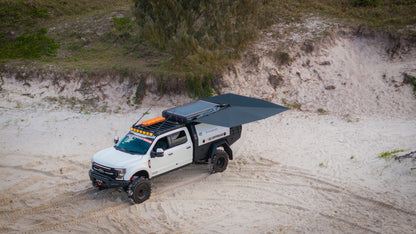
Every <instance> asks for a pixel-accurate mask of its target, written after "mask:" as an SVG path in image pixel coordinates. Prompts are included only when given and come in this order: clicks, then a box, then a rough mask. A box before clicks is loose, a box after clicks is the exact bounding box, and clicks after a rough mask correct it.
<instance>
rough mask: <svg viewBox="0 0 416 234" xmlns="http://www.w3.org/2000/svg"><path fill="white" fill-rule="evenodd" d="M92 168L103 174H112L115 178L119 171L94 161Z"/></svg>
mask: <svg viewBox="0 0 416 234" xmlns="http://www.w3.org/2000/svg"><path fill="white" fill-rule="evenodd" d="M92 169H93V170H94V171H96V172H98V173H100V174H102V175H106V176H110V177H111V178H113V179H115V178H116V177H117V171H116V170H114V169H113V168H109V167H106V166H103V165H100V164H98V163H95V162H93V163H92Z"/></svg>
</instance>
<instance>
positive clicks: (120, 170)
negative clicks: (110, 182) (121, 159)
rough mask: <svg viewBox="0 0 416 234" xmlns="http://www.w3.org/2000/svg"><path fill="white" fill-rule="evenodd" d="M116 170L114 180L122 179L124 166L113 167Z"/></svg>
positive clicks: (124, 170) (124, 171)
mask: <svg viewBox="0 0 416 234" xmlns="http://www.w3.org/2000/svg"><path fill="white" fill-rule="evenodd" d="M115 170H116V171H117V177H116V180H123V179H124V174H126V169H125V168H121V169H120V168H119V169H117V168H116V169H115Z"/></svg>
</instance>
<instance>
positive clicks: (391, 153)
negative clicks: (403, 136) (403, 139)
mask: <svg viewBox="0 0 416 234" xmlns="http://www.w3.org/2000/svg"><path fill="white" fill-rule="evenodd" d="M400 152H404V150H393V151H386V152H383V153H381V154H380V155H378V156H377V158H384V159H385V160H390V159H393V158H395V157H397V153H400Z"/></svg>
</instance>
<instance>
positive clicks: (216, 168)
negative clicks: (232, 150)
mask: <svg viewBox="0 0 416 234" xmlns="http://www.w3.org/2000/svg"><path fill="white" fill-rule="evenodd" d="M227 165H228V154H227V153H226V152H225V151H223V150H215V153H214V156H213V157H212V158H210V159H209V161H208V170H209V172H210V173H211V174H213V173H216V172H223V171H225V169H227Z"/></svg>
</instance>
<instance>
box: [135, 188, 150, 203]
mask: <svg viewBox="0 0 416 234" xmlns="http://www.w3.org/2000/svg"><path fill="white" fill-rule="evenodd" d="M134 193H135V198H136V200H139V201H141V200H143V199H146V197H147V196H148V194H149V188H148V186H147V185H145V184H141V185H138V186H137V187H136V189H135V191H134Z"/></svg>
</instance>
